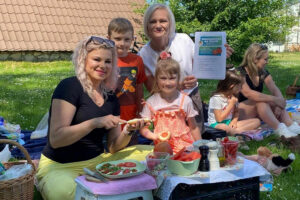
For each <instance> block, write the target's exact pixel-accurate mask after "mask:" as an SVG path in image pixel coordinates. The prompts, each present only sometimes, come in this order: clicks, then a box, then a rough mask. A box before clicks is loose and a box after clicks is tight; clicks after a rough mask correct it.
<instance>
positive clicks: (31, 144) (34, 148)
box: [11, 130, 47, 160]
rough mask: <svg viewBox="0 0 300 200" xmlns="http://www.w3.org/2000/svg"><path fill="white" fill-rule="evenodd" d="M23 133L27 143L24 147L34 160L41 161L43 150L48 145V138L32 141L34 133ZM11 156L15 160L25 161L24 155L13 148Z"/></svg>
mask: <svg viewBox="0 0 300 200" xmlns="http://www.w3.org/2000/svg"><path fill="white" fill-rule="evenodd" d="M21 133H23V134H24V138H23V140H24V141H25V144H24V145H23V147H24V148H25V149H26V150H27V151H28V153H29V155H30V158H31V159H32V160H35V159H40V157H41V153H42V151H43V148H44V146H45V145H46V143H47V137H43V138H39V139H34V140H32V139H30V136H31V133H32V131H25V130H23V131H21ZM11 154H12V156H13V157H15V158H18V159H25V156H24V154H23V153H22V152H21V150H20V149H18V148H13V149H12V150H11Z"/></svg>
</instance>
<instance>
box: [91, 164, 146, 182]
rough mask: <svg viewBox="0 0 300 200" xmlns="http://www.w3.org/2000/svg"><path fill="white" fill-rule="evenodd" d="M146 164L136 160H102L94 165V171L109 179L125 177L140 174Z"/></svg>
mask: <svg viewBox="0 0 300 200" xmlns="http://www.w3.org/2000/svg"><path fill="white" fill-rule="evenodd" d="M145 170H146V166H145V165H144V164H142V163H140V162H139V161H137V160H133V159H130V160H116V161H109V162H103V163H101V164H98V165H97V166H96V171H97V172H98V173H100V174H101V175H102V176H104V177H106V178H110V179H118V178H126V177H131V176H136V175H140V174H142V173H143V172H144V171H145Z"/></svg>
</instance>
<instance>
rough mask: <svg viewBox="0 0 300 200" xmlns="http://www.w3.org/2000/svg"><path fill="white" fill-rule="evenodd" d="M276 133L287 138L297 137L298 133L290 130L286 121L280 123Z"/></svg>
mask: <svg viewBox="0 0 300 200" xmlns="http://www.w3.org/2000/svg"><path fill="white" fill-rule="evenodd" d="M274 133H275V134H277V135H279V136H284V137H285V138H290V137H295V136H297V134H296V133H294V132H291V131H289V129H288V128H287V127H286V125H285V124H284V123H280V124H279V125H278V128H277V129H276V130H275V131H274Z"/></svg>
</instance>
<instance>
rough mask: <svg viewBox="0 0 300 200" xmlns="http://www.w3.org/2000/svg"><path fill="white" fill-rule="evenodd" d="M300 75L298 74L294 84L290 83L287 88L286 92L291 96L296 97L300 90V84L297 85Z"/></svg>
mask: <svg viewBox="0 0 300 200" xmlns="http://www.w3.org/2000/svg"><path fill="white" fill-rule="evenodd" d="M299 76H300V75H297V76H296V78H295V80H294V83H293V85H289V86H288V87H287V88H286V91H285V93H286V94H287V95H289V96H294V97H295V96H296V93H297V91H298V90H300V85H296V84H297V82H298V79H299Z"/></svg>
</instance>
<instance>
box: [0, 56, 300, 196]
mask: <svg viewBox="0 0 300 200" xmlns="http://www.w3.org/2000/svg"><path fill="white" fill-rule="evenodd" d="M267 69H268V70H269V72H270V73H271V74H272V77H273V80H274V81H275V82H276V84H277V86H278V87H279V89H280V90H281V92H282V93H283V95H284V96H285V89H286V87H287V86H288V85H290V84H292V82H293V81H294V79H295V76H296V75H297V74H300V53H280V54H277V53H272V54H270V60H269V64H268V66H267ZM73 75H74V70H73V67H72V64H71V62H69V61H56V62H40V63H31V62H11V61H10V62H0V88H1V90H0V116H3V117H4V118H5V119H6V120H7V121H9V122H10V123H15V124H20V125H21V128H22V129H23V130H34V129H35V128H36V126H37V124H38V123H39V121H40V120H41V118H42V117H43V115H44V114H45V113H46V112H47V111H48V109H49V106H50V101H51V96H52V93H53V90H54V89H55V87H56V85H57V84H58V83H59V82H60V81H61V80H62V79H64V78H66V77H69V76H73ZM217 82H218V81H216V80H199V90H200V94H201V97H202V100H204V101H205V102H206V103H208V100H209V97H210V95H211V93H212V92H213V91H214V90H215V89H216V85H217ZM264 91H265V92H267V90H266V89H265V90H264ZM147 94H148V93H147V92H146V93H145V95H147ZM285 97H286V96H285ZM287 98H291V97H287ZM271 143H272V144H273V145H271ZM248 144H249V147H250V150H249V151H243V153H245V154H248V155H250V154H256V149H257V148H258V147H259V146H267V147H269V148H270V149H271V150H272V151H273V152H274V153H277V154H279V155H282V156H283V157H285V158H286V157H287V156H288V154H289V153H290V152H291V151H290V150H289V149H287V148H286V147H284V146H283V145H282V144H281V143H280V142H279V141H278V138H277V137H276V136H270V137H268V138H267V139H265V140H263V141H259V142H257V141H251V142H249V143H248ZM296 158H297V159H296V160H295V161H294V162H293V164H292V168H293V171H291V172H288V173H286V174H282V175H280V176H279V177H275V178H274V186H273V187H274V190H273V192H271V193H266V192H261V195H260V196H261V199H297V198H298V197H299V195H300V182H299V180H300V173H299V171H300V159H299V158H300V155H299V154H297V153H296Z"/></svg>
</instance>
